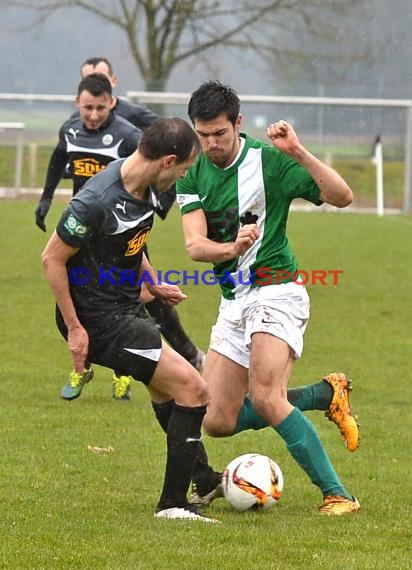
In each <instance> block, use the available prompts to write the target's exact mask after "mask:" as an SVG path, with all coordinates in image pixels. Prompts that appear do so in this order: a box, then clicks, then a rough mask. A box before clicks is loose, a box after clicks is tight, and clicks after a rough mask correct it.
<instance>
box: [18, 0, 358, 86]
mask: <svg viewBox="0 0 412 570" xmlns="http://www.w3.org/2000/svg"><path fill="white" fill-rule="evenodd" d="M362 4H363V0H222V1H217V0H9V1H8V7H9V8H10V7H20V8H21V7H23V8H27V9H28V10H31V11H34V12H36V13H37V18H36V22H37V23H38V24H41V23H42V22H44V21H46V20H47V18H48V17H49V16H51V15H52V14H54V13H56V12H57V11H63V10H71V9H73V8H77V9H82V10H84V11H85V12H88V13H89V14H92V15H93V16H95V17H96V18H99V19H103V20H106V21H107V22H110V23H111V24H113V25H114V26H117V27H118V28H120V29H121V30H122V32H123V33H124V36H125V38H127V43H128V46H129V48H130V54H131V56H132V58H133V59H134V62H135V64H136V67H137V69H138V70H139V73H140V75H141V77H142V79H143V81H144V83H145V87H146V89H147V90H148V91H152V90H154V91H163V90H165V89H166V86H167V82H168V79H169V77H170V75H171V73H172V72H173V70H174V68H175V67H176V66H177V65H178V64H180V63H181V62H183V61H187V63H188V66H189V63H190V60H192V63H193V59H194V58H199V59H202V58H206V59H207V56H208V54H210V53H211V50H212V49H213V48H216V47H219V46H220V47H223V48H225V49H226V48H227V49H236V50H237V51H238V53H239V54H240V53H246V52H256V53H257V54H258V56H259V60H260V61H263V60H266V61H269V62H271V65H272V66H273V65H276V66H277V68H278V69H282V70H283V71H284V72H285V71H288V70H289V71H290V70H293V69H299V67H302V66H303V67H305V69H308V68H310V67H315V66H314V65H313V62H314V61H319V58H320V59H321V60H322V61H325V62H329V63H332V66H331V67H335V66H334V64H335V63H337V62H340V63H342V61H343V59H344V58H346V61H348V60H350V58H359V57H360V55H361V54H360V52H359V50H358V49H354V45H353V44H351V41H350V29H351V28H350V26H348V25H347V23H348V22H349V21H350V20H351V21H352V22H353V20H354V19H356V21H357V22H359V20H360V19H362V12H361V5H362ZM352 29H353V28H352ZM314 40H315V41H314ZM314 46H315V47H314ZM220 53H222V52H220ZM363 55H364V54H363ZM188 69H189V67H188Z"/></svg>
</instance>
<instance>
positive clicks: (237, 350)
mask: <svg viewBox="0 0 412 570" xmlns="http://www.w3.org/2000/svg"><path fill="white" fill-rule="evenodd" d="M309 312H310V301H309V295H308V293H307V291H306V288H305V286H304V285H300V284H299V283H293V282H291V283H282V284H279V285H268V286H266V287H257V288H256V289H251V290H250V291H249V292H248V293H246V294H245V295H242V296H241V297H238V298H237V299H233V300H228V299H222V300H221V303H220V307H219V315H218V318H217V321H216V324H215V325H214V326H213V327H212V332H211V336H210V345H209V346H210V348H211V349H213V350H215V351H216V352H219V353H220V354H223V355H224V356H227V357H228V358H230V359H231V360H233V361H235V362H237V363H238V364H240V365H241V366H244V367H245V368H249V361H250V342H251V336H252V334H253V333H255V332H265V333H269V334H272V335H273V336H276V337H277V338H280V339H282V340H284V341H285V342H287V344H288V345H289V346H290V347H291V348H292V350H293V351H294V353H295V358H300V357H301V355H302V351H303V335H304V332H305V329H306V324H307V322H308V319H309Z"/></svg>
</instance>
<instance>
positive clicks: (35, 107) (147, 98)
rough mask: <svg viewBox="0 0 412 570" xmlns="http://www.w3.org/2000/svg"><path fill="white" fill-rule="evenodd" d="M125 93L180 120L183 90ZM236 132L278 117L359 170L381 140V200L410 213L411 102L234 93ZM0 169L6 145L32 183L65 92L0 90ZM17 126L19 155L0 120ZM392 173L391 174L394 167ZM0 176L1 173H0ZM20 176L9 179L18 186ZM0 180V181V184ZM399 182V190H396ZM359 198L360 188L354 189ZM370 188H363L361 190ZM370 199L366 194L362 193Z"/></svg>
mask: <svg viewBox="0 0 412 570" xmlns="http://www.w3.org/2000/svg"><path fill="white" fill-rule="evenodd" d="M126 98H128V99H130V100H133V101H135V102H137V103H140V104H142V105H145V106H148V107H150V108H152V109H153V110H155V111H156V112H158V113H159V114H165V115H177V116H182V117H184V118H187V102H188V100H189V94H188V93H157V92H156V93H155V92H144V91H143V92H142V91H128V92H127V93H126ZM240 98H241V101H242V114H243V118H244V130H245V131H247V132H248V133H249V134H250V135H252V136H254V137H257V138H261V139H262V138H263V139H265V137H266V134H265V130H266V126H267V125H268V124H269V123H270V122H273V121H275V120H278V119H280V118H283V119H286V120H288V121H289V122H291V123H292V124H293V125H294V126H295V128H296V129H297V132H298V134H299V136H300V137H301V139H302V140H303V142H304V143H305V145H307V146H308V147H309V148H310V149H311V150H312V152H314V153H315V154H317V155H318V156H320V157H321V158H322V159H324V160H326V161H327V162H328V163H330V164H332V165H337V164H339V165H341V163H342V162H345V163H346V164H347V165H349V167H350V168H351V170H352V171H353V172H354V171H355V169H360V168H363V169H365V168H366V165H367V164H369V165H370V168H372V166H371V163H370V158H371V153H372V147H373V143H374V141H375V139H376V137H377V136H378V135H379V136H380V137H381V140H382V143H383V157H384V165H385V166H384V171H388V175H387V183H386V184H385V203H386V204H387V205H389V206H393V207H397V208H399V209H400V210H402V211H403V212H404V213H410V211H411V192H412V169H411V166H412V100H408V99H348V98H331V97H281V96H259V95H240ZM0 105H1V111H0V121H2V122H3V123H2V125H3V128H1V126H0V166H1V164H2V162H1V156H2V153H3V152H4V149H5V148H6V147H10V145H11V146H13V147H14V148H15V153H16V156H15V157H14V162H13V164H14V165H15V166H14V168H22V169H23V170H26V171H28V173H27V172H26V175H25V182H26V185H28V186H29V187H30V186H36V185H38V168H39V166H38V161H39V154H40V153H41V152H42V151H44V152H48V153H50V151H51V148H52V147H53V145H54V144H56V142H57V134H58V129H59V127H60V125H61V124H62V123H63V121H64V120H66V119H67V117H68V116H69V115H70V114H71V113H72V112H73V111H74V110H75V102H74V96H72V95H35V94H13V93H0ZM16 122H18V123H20V124H21V123H24V126H25V129H24V148H25V152H24V159H22V158H21V157H20V158H19V153H21V150H19V148H20V147H19V144H20V142H19V141H16V131H15V130H13V129H9V128H7V126H6V123H16ZM19 165H20V166H19ZM395 165H397V166H396V174H393V175H392V174H391V172H392V171H393V172H395ZM0 175H1V172H0ZM22 176H23V174H22V173H17V172H16V173H15V176H14V181H15V182H14V184H15V186H16V188H17V187H18V186H21V180H22ZM1 185H2V183H1V182H0V186H1ZM399 187H401V190H399ZM357 190H358V192H359V200H360V202H362V201H363V196H362V192H363V190H364V189H363V188H362V187H360V188H358V189H357ZM369 193H370V192H369ZM369 199H370V197H369Z"/></svg>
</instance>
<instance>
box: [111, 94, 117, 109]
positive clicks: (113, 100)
mask: <svg viewBox="0 0 412 570" xmlns="http://www.w3.org/2000/svg"><path fill="white" fill-rule="evenodd" d="M115 107H116V97H114V96H113V95H112V102H111V104H110V109H114V108H115Z"/></svg>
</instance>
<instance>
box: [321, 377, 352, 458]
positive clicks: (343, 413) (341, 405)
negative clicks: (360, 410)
mask: <svg viewBox="0 0 412 570" xmlns="http://www.w3.org/2000/svg"><path fill="white" fill-rule="evenodd" d="M323 380H324V381H325V382H328V384H330V385H331V386H332V388H333V398H332V401H331V403H330V406H329V410H328V411H327V412H325V416H326V417H327V418H328V419H329V420H330V421H331V422H334V423H335V424H336V425H337V426H338V428H339V431H340V433H341V434H342V436H343V439H344V440H345V442H346V447H347V448H348V450H349V451H356V450H357V449H358V447H359V438H360V436H359V424H358V421H357V420H358V418H357V416H356V415H355V414H354V413H353V411H352V409H351V407H350V403H349V392H350V391H351V390H352V381H351V380H349V379H348V378H347V376H346V374H342V373H341V372H334V373H332V374H328V376H325V378H323Z"/></svg>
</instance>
